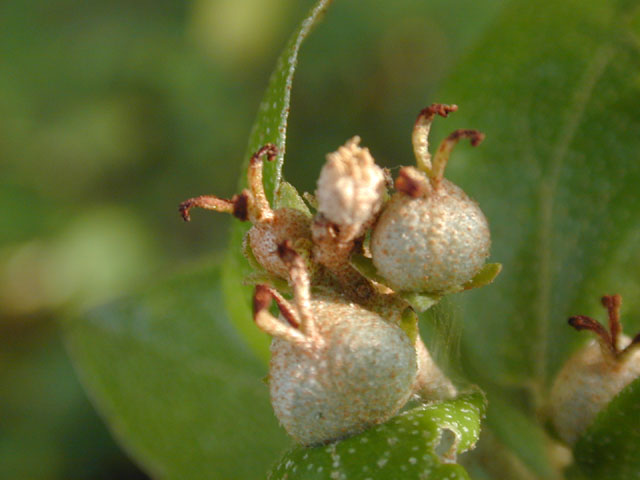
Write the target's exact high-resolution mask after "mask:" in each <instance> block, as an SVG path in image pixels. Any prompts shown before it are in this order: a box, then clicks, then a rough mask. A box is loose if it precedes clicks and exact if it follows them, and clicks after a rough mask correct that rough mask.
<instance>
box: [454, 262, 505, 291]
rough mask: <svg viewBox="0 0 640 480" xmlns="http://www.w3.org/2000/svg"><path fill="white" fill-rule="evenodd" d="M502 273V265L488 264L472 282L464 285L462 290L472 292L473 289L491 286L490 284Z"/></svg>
mask: <svg viewBox="0 0 640 480" xmlns="http://www.w3.org/2000/svg"><path fill="white" fill-rule="evenodd" d="M501 271H502V264H501V263H486V264H485V265H484V266H483V267H482V269H481V270H480V271H479V272H478V273H476V275H475V276H474V277H473V278H472V279H471V280H469V281H468V282H467V283H465V284H463V285H462V290H471V289H472V288H479V287H484V286H485V285H489V284H490V283H493V281H494V280H495V279H496V277H497V276H498V275H499V274H500V272H501Z"/></svg>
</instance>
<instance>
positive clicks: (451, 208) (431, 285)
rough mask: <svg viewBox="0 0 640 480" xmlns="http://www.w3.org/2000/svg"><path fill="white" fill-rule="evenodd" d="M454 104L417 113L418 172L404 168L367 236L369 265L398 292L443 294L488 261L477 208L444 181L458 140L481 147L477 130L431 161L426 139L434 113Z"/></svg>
mask: <svg viewBox="0 0 640 480" xmlns="http://www.w3.org/2000/svg"><path fill="white" fill-rule="evenodd" d="M456 109H457V107H456V106H455V105H452V106H448V105H440V104H435V105H432V106H430V107H428V108H426V109H424V110H423V111H422V112H420V115H419V116H418V119H417V120H416V124H415V127H414V133H413V146H414V153H415V155H416V159H417V164H418V168H414V167H403V168H402V169H401V170H400V175H399V176H398V179H397V180H396V190H397V193H395V194H394V195H393V197H392V198H391V200H390V201H389V202H388V203H387V205H386V206H385V208H384V212H383V213H382V215H381V216H380V219H379V220H378V223H377V224H376V226H375V228H374V229H373V233H372V237H371V254H372V257H373V263H374V265H375V266H376V268H377V270H378V272H379V273H380V275H382V276H383V277H384V278H385V279H386V280H388V282H389V284H390V286H391V287H393V288H394V289H396V290H399V291H418V292H443V293H446V292H447V291H448V290H450V289H451V288H455V287H458V286H459V285H463V284H464V283H466V282H468V281H469V280H471V279H472V278H473V277H474V276H475V275H476V274H477V273H478V272H479V271H480V269H481V268H482V266H483V265H484V263H485V260H486V259H487V257H488V256H489V248H490V246H491V239H490V234H489V225H488V223H487V219H486V218H485V216H484V214H483V213H482V211H481V210H480V207H478V205H477V203H475V202H474V201H473V200H471V199H470V198H469V197H468V196H467V194H466V193H464V191H463V190H462V189H461V188H460V187H458V186H456V185H454V184H453V183H451V182H449V181H448V180H446V179H445V178H443V174H444V169H445V166H446V164H447V161H448V159H449V154H450V152H451V150H452V148H453V147H454V146H455V144H456V143H457V142H458V141H459V140H460V139H462V138H469V139H471V144H472V145H474V146H475V145H477V144H479V143H480V142H481V141H482V140H483V138H484V135H483V134H482V133H480V132H478V131H476V130H456V131H455V132H453V133H452V134H451V135H449V136H448V137H447V138H446V139H445V140H444V141H443V142H442V144H441V145H440V147H439V148H438V151H437V153H436V155H435V157H434V159H433V162H432V161H431V155H430V154H429V150H428V142H427V137H428V134H429V129H430V127H431V122H432V121H433V118H434V117H435V115H436V114H438V115H441V116H443V117H444V116H447V115H448V114H449V112H452V111H455V110H456Z"/></svg>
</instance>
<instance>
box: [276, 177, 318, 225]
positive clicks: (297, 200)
mask: <svg viewBox="0 0 640 480" xmlns="http://www.w3.org/2000/svg"><path fill="white" fill-rule="evenodd" d="M273 205H274V208H276V209H277V208H293V209H294V210H299V211H301V212H302V213H304V214H305V215H307V216H308V217H309V218H311V211H310V210H309V207H307V204H306V203H304V200H303V199H302V197H301V196H300V194H299V193H298V190H296V187H294V186H293V185H291V184H290V183H289V182H287V181H284V180H282V181H281V182H280V185H279V186H278V190H277V191H276V195H275V199H274V202H273Z"/></svg>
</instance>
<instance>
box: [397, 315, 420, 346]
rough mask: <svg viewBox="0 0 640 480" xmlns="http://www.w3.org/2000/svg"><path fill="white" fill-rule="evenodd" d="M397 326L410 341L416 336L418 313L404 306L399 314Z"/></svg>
mask: <svg viewBox="0 0 640 480" xmlns="http://www.w3.org/2000/svg"><path fill="white" fill-rule="evenodd" d="M399 327H400V328H401V329H402V331H403V332H404V333H406V334H407V336H408V337H409V340H411V343H415V341H416V340H417V338H418V332H419V330H418V315H416V312H414V311H413V310H412V309H411V308H405V309H404V311H403V312H402V315H401V316H400V324H399Z"/></svg>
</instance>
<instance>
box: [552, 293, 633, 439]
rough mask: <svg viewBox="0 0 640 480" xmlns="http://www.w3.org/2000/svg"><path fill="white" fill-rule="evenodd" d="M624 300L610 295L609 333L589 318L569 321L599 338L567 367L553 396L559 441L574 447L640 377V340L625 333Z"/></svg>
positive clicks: (606, 300)
mask: <svg viewBox="0 0 640 480" xmlns="http://www.w3.org/2000/svg"><path fill="white" fill-rule="evenodd" d="M621 303H622V298H621V297H620V295H605V296H604V297H602V305H603V306H604V307H605V308H606V309H607V312H608V317H609V318H608V320H609V322H608V323H609V329H608V330H607V329H606V328H605V327H604V326H603V325H602V324H601V323H600V322H598V321H597V320H594V319H592V318H590V317H587V316H584V315H578V316H575V317H571V318H570V319H569V324H570V325H571V326H572V327H573V328H575V329H576V330H589V331H591V332H592V333H594V334H595V335H596V339H595V340H592V341H591V342H590V343H589V344H588V345H586V346H585V347H583V348H581V349H580V350H578V351H577V352H576V353H575V354H574V355H573V356H571V357H570V358H569V360H567V362H566V363H565V364H564V366H563V367H562V369H561V370H560V372H559V373H558V376H557V377H556V379H555V381H554V383H553V387H552V389H551V395H550V406H551V420H552V421H553V425H554V427H555V429H556V433H557V434H558V436H559V437H560V438H561V439H562V440H564V441H565V442H566V443H568V444H569V445H573V444H574V443H575V442H576V440H577V439H578V438H579V437H580V435H581V434H582V433H584V431H585V430H586V429H587V427H588V426H589V425H590V424H591V423H592V422H593V420H594V419H595V417H596V415H597V414H598V412H599V411H600V410H602V409H603V408H604V407H605V406H606V405H607V404H608V403H609V402H610V401H611V400H612V399H613V397H615V396H616V395H617V394H618V393H620V391H621V390H622V389H623V388H624V387H626V386H627V385H629V384H630V383H631V382H632V381H633V380H635V379H636V378H639V377H640V334H638V335H636V336H635V337H634V338H633V339H631V338H629V337H627V336H626V335H624V334H623V333H622V325H621V323H620V316H619V312H620V305H621Z"/></svg>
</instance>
